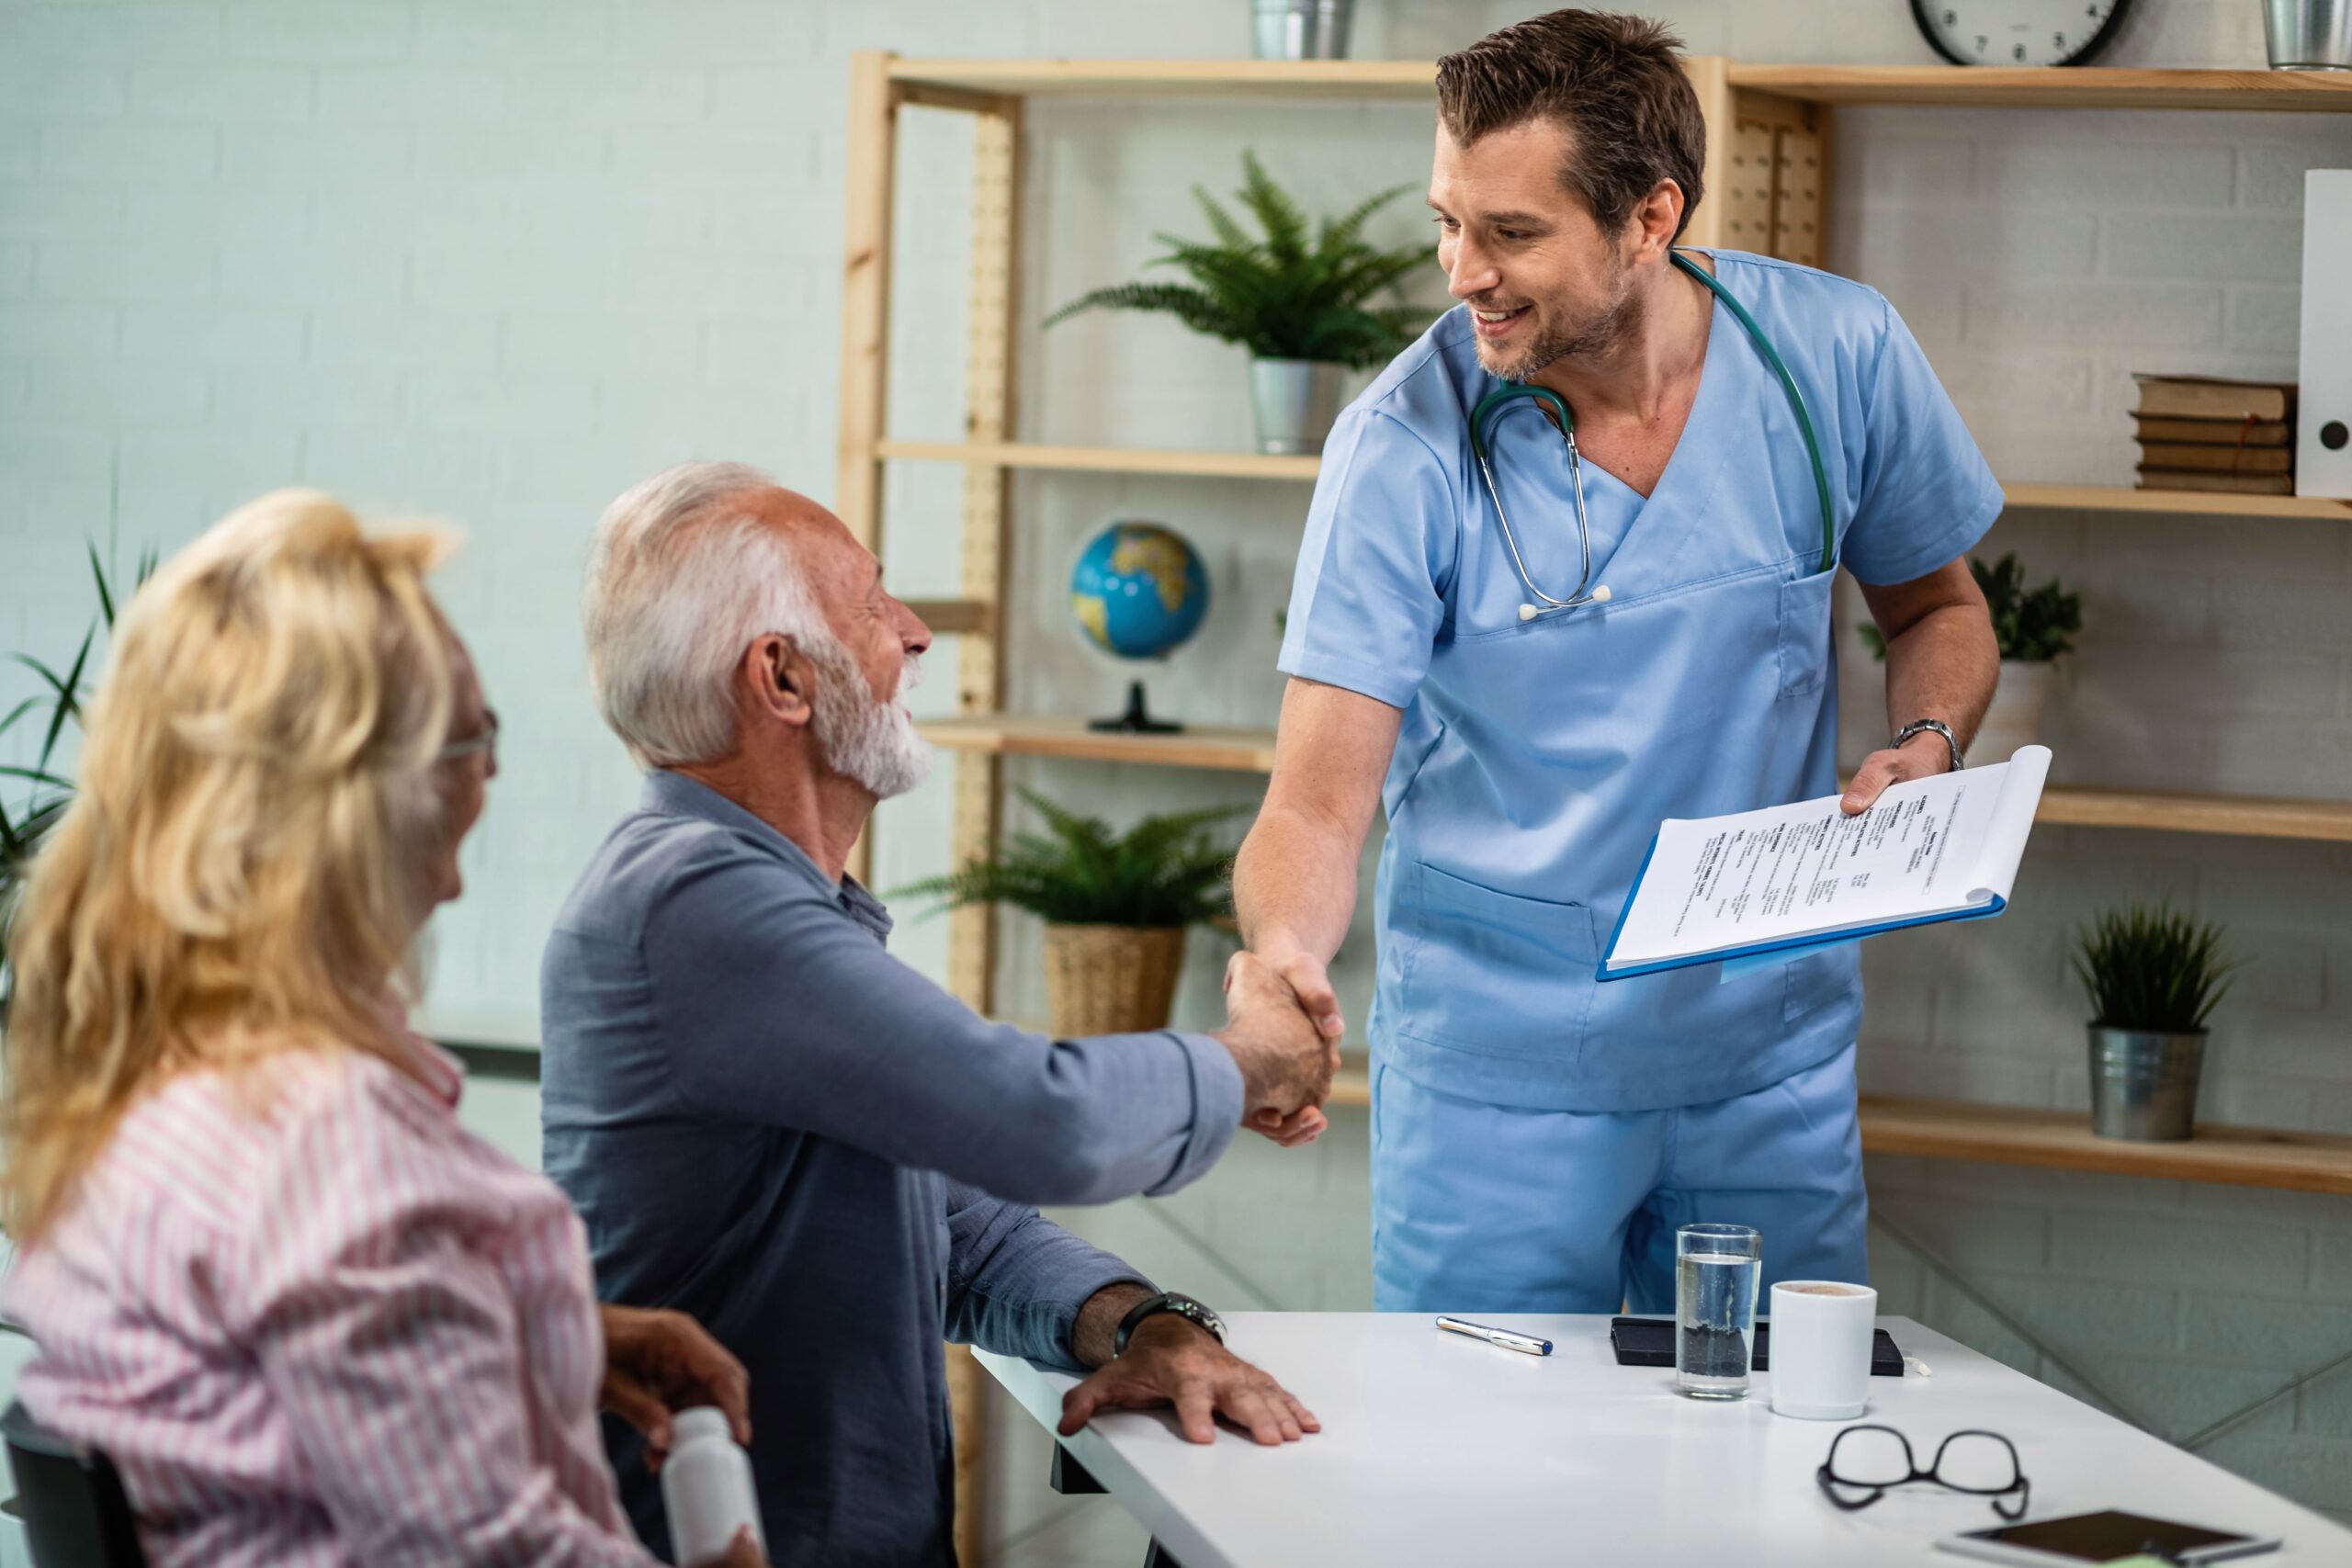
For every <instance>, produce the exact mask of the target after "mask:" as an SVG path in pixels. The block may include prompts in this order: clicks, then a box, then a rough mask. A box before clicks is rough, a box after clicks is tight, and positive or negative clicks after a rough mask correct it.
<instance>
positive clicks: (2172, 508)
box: [875, 440, 2352, 521]
mask: <svg viewBox="0 0 2352 1568" xmlns="http://www.w3.org/2000/svg"><path fill="white" fill-rule="evenodd" d="M875 452H876V456H877V457H892V458H898V459H900V460H905V461H916V462H934V463H986V464H990V465H992V466H995V467H998V468H1046V469H1056V470H1059V471H1063V472H1070V473H1103V474H1155V475H1171V476H1180V477H1185V478H1194V479H1285V480H1312V479H1314V478H1315V476H1316V474H1317V471H1318V470H1319V469H1320V468H1321V467H1322V459H1321V458H1319V457H1268V456H1266V455H1264V454H1262V453H1258V452H1179V451H1162V450H1156V449H1154V448H1150V447H1136V446H1039V445H1035V444H1034V443H1030V442H1024V441H888V440H886V441H882V442H879V443H877V444H876V447H875ZM2002 488H2003V489H2004V490H2005V491H2007V494H2008V499H2009V504H2010V505H2011V506H2012V507H2016V508H2018V509H2020V510H2029V509H2030V510H2041V511H2066V512H2117V513H2173V514H2177V515H2187V516H2194V517H2216V516H2226V517H2309V518H2313V519H2317V520H2320V521H2352V502H2345V501H2333V500H2330V499H2328V498H2327V497H2324V496H2302V495H2222V494H2217V493H2211V492H2208V491H2191V490H2131V489H2126V488H2123V487H2120V486H2114V485H2063V484H2030V483H2019V484H2009V485H2005V486H2003V487H2002Z"/></svg>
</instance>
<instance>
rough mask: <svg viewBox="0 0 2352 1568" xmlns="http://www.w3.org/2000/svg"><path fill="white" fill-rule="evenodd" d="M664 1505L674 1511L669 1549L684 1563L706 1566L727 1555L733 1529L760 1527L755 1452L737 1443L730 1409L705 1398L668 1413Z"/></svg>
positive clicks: (757, 1535) (690, 1567)
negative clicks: (729, 1422)
mask: <svg viewBox="0 0 2352 1568" xmlns="http://www.w3.org/2000/svg"><path fill="white" fill-rule="evenodd" d="M662 1507H663V1508H664V1509H665V1510H667V1511H668V1513H669V1516H670V1553H671V1556H672V1558H673V1560H674V1561H675V1562H677V1563H678V1564H679V1565H680V1568H702V1564H704V1563H707V1562H718V1561H719V1560H720V1559H721V1558H723V1557H725V1556H726V1555H727V1548H728V1547H729V1544H731V1543H732V1542H733V1541H734V1540H735V1532H736V1531H737V1530H739V1529H742V1528H743V1527H744V1526H745V1525H749V1526H751V1527H752V1540H756V1541H758V1542H759V1543H760V1555H761V1556H763V1557H764V1556H766V1555H767V1550H768V1541H767V1537H766V1536H765V1535H763V1533H761V1530H760V1500H759V1496H758V1495H757V1494H756V1493H754V1492H753V1491H752V1458H751V1456H750V1455H749V1454H747V1453H745V1452H744V1451H743V1450H741V1449H740V1448H737V1447H736V1446H735V1434H734V1433H733V1432H732V1431H730V1430H729V1427H728V1425H727V1415H726V1412H724V1411H722V1410H718V1409H715V1408H713V1407H712V1406H710V1405H707V1404H697V1405H695V1406H694V1407H693V1408H692V1409H688V1410H681V1411H679V1412H678V1413H677V1414H676V1415H675V1416H672V1417H671V1419H670V1457H669V1458H668V1459H666V1460H664V1461H662Z"/></svg>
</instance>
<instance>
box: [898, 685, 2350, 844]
mask: <svg viewBox="0 0 2352 1568" xmlns="http://www.w3.org/2000/svg"><path fill="white" fill-rule="evenodd" d="M922 732H923V734H924V735H925V736H927V737H928V738H930V739H931V740H932V742H933V744H935V745H940V746H944V747H948V748H950V749H951V750H963V751H988V752H995V753H998V754H1001V755H1012V756H1032V757H1080V758H1087V759H1091V760H1092V761H1105V762H1145V763H1157V764H1159V765H1160V766H1163V767H1174V768H1216V769H1223V770H1226V771H1227V772H1232V773H1268V772H1271V771H1272V768H1273V765H1274V735H1273V731H1272V730H1270V729H1221V728H1208V727H1205V726H1204V727H1201V728H1193V729H1187V730H1186V731H1184V732H1183V733H1182V734H1181V735H1120V734H1115V733H1104V732H1102V731H1098V730H1092V729H1089V728H1087V727H1086V721H1085V720H1084V719H1080V718H1074V717H1070V716H1066V715H1059V714H975V715H972V716H967V717H959V718H947V719H933V720H929V721H926V722H925V723H924V724H923V726H922ZM2035 820H2037V821H2041V822H2048V823H2052V824H2053V825H2057V826H2063V827H2073V828H2137V829H2147V830H2152V831H2156V832H2174V833H2211V834H2217V835H2220V836H2222V837H2225V838H2242V839H2307V840H2321V841H2325V842H2334V843H2352V801H2332V800H2274V799H2266V798H2262V797H2257V796H2251V795H2248V796H2235V795H2168V794H2160V793H2155V792H2147V791H2131V790H2106V789H2069V788H2055V787H2053V788H2051V789H2046V790H2044V791H2043V792H2042V795H2041V810H2040V811H2039V812H2038V813H2037V814H2036V816H2035Z"/></svg>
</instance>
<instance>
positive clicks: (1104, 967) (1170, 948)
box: [1046, 920, 1184, 1040]
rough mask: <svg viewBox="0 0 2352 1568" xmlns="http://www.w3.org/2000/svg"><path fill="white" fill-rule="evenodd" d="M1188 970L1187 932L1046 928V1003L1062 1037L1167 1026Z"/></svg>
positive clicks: (1152, 928)
mask: <svg viewBox="0 0 2352 1568" xmlns="http://www.w3.org/2000/svg"><path fill="white" fill-rule="evenodd" d="M1183 966H1184V928H1183V927H1182V926H1072V925H1059V924H1057V923H1055V922H1053V921H1050V920H1049V921H1047V922H1046V998H1047V1001H1048V1004H1049V1005H1050V1007H1051V1009H1052V1012H1053V1030H1054V1033H1055V1035H1056V1036H1057V1038H1060V1039H1064V1040H1069V1039H1075V1038H1079V1037H1080V1036H1084V1035H1089V1034H1135V1033H1140V1032H1143V1031H1145V1030H1151V1029H1165V1028H1167V1027H1168V1014H1169V1010H1170V1006H1171V1005H1173V1003H1174V1001H1175V998H1176V976H1177V973H1178V972H1179V971H1180V970H1181V969H1182V968H1183Z"/></svg>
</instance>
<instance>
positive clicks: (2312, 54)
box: [2262, 0, 2352, 71]
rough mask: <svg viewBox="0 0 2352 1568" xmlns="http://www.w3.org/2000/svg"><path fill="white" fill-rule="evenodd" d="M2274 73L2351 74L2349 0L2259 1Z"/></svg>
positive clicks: (2351, 13)
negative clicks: (2335, 72) (2334, 72)
mask: <svg viewBox="0 0 2352 1568" xmlns="http://www.w3.org/2000/svg"><path fill="white" fill-rule="evenodd" d="M2262 34H2263V37H2264V38H2265V39H2267V40H2268V42H2269V45H2270V68H2271V69H2272V70H2273V71H2352V0H2262Z"/></svg>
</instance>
